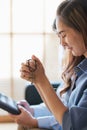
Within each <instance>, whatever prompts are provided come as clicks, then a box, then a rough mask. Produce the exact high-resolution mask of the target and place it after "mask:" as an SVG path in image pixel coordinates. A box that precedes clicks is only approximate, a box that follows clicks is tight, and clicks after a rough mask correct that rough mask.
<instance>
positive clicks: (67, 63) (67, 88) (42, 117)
mask: <svg viewBox="0 0 87 130" xmlns="http://www.w3.org/2000/svg"><path fill="white" fill-rule="evenodd" d="M64 54H65V56H64V57H63V60H62V62H63V66H62V68H63V73H62V78H63V82H64V83H63V84H61V85H60V87H58V89H57V92H56V93H57V95H58V97H59V98H60V99H61V101H62V102H63V103H64V104H65V105H66V106H67V103H68V100H69V95H70V93H71V90H72V88H73V84H72V80H73V79H75V77H74V76H75V75H74V69H73V68H74V66H76V65H77V64H78V63H79V62H81V61H82V60H83V59H84V57H83V56H81V57H74V56H73V55H72V54H71V52H70V51H68V50H66V51H65V53H64ZM71 77H72V79H71ZM19 105H23V106H24V108H26V110H24V108H21V111H22V112H21V114H22V115H21V114H20V115H18V116H12V117H13V118H14V119H15V121H16V122H17V123H18V124H20V125H19V127H18V130H23V129H25V130H28V129H29V128H30V125H29V123H28V122H29V118H27V117H25V116H26V114H27V116H29V113H28V112H30V113H31V114H32V115H33V116H34V118H35V119H36V120H37V124H38V126H36V127H39V129H40V128H45V129H53V130H57V129H59V128H60V125H59V123H58V122H57V121H56V119H55V117H54V116H53V114H52V113H51V112H50V111H49V109H48V108H47V107H46V105H45V104H44V103H41V104H38V105H33V106H29V104H28V103H27V102H26V101H25V100H22V101H20V102H19ZM19 107H20V106H19ZM24 111H25V112H26V114H25V112H24ZM27 111H28V112H27ZM22 118H23V119H22ZM31 118H32V117H31ZM21 120H22V121H21ZM26 120H27V121H26ZM32 123H33V120H32V122H31V125H32ZM32 127H34V126H33V125H32Z"/></svg>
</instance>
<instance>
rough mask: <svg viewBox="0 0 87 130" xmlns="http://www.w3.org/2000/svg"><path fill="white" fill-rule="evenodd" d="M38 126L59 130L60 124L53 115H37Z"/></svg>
mask: <svg viewBox="0 0 87 130" xmlns="http://www.w3.org/2000/svg"><path fill="white" fill-rule="evenodd" d="M37 120H38V127H39V128H45V129H52V130H61V126H60V124H59V123H58V122H57V121H56V119H55V117H54V116H43V117H38V118H37Z"/></svg>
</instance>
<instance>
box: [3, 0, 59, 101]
mask: <svg viewBox="0 0 87 130" xmlns="http://www.w3.org/2000/svg"><path fill="white" fill-rule="evenodd" d="M60 1H61V0H0V91H1V92H4V93H6V94H7V95H9V96H12V97H13V98H15V99H17V100H18V99H21V98H22V97H23V94H24V89H25V84H26V81H24V80H22V79H21V78H20V71H19V69H20V65H21V63H22V62H23V61H26V60H27V59H29V58H30V57H31V55H32V54H35V55H36V56H38V57H39V58H40V59H41V61H42V62H43V64H44V66H45V68H46V73H47V75H48V77H49V80H54V79H55V80H57V79H58V73H56V72H57V70H58V66H57V64H58V61H57V60H58V59H57V58H58V57H57V54H56V53H57V49H58V44H57V42H58V40H57V39H56V36H55V35H54V33H53V32H52V28H51V27H52V22H53V20H54V18H55V11H56V8H57V6H58V4H59V3H60ZM55 48H56V49H55ZM54 50H55V51H54ZM52 52H53V54H52ZM54 52H56V53H54ZM50 54H52V56H50ZM49 66H50V67H49ZM53 66H55V67H54V68H53ZM51 68H53V69H51Z"/></svg>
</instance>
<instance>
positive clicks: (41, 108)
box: [31, 103, 52, 118]
mask: <svg viewBox="0 0 87 130" xmlns="http://www.w3.org/2000/svg"><path fill="white" fill-rule="evenodd" d="M31 107H32V108H33V109H34V117H36V118H37V117H42V116H50V115H52V113H51V112H50V111H49V109H48V108H47V107H46V105H45V103H41V104H39V105H33V106H31Z"/></svg>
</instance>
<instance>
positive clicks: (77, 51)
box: [56, 20, 87, 57]
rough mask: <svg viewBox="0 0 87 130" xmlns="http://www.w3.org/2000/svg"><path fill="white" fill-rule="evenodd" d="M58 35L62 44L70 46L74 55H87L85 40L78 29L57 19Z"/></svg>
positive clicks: (66, 46)
mask: <svg viewBox="0 0 87 130" xmlns="http://www.w3.org/2000/svg"><path fill="white" fill-rule="evenodd" d="M56 27H57V35H58V37H59V38H60V44H61V45H62V46H63V47H64V48H68V49H69V50H70V51H71V52H72V54H73V55H74V56H81V55H84V56H85V57H87V49H86V48H85V45H84V40H83V37H82V35H81V33H79V32H78V31H76V30H74V29H73V28H70V27H68V26H67V25H65V24H64V23H63V22H61V20H57V21H56Z"/></svg>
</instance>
